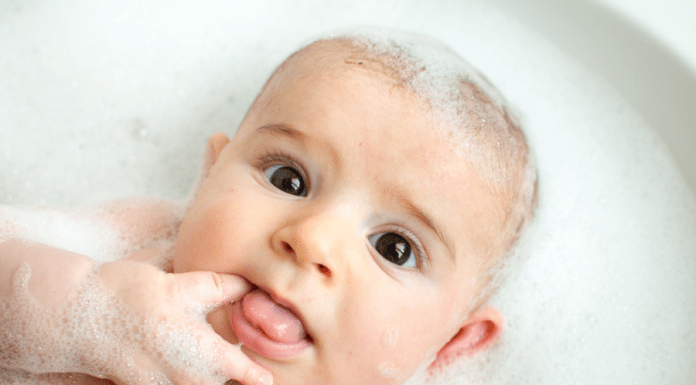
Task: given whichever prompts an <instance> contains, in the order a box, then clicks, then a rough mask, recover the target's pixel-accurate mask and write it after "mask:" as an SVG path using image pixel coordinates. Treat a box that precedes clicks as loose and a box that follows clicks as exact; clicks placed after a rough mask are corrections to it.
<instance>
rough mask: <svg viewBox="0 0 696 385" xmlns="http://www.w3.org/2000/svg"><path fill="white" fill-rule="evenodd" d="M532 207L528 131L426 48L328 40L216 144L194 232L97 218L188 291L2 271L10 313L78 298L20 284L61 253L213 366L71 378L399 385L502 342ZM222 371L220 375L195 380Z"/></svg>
mask: <svg viewBox="0 0 696 385" xmlns="http://www.w3.org/2000/svg"><path fill="white" fill-rule="evenodd" d="M535 199H536V174H535V171H534V168H533V166H532V162H531V160H530V155H529V150H528V148H527V145H526V142H525V139H524V136H523V134H522V132H521V130H520V129H519V127H518V126H517V125H516V124H515V123H514V122H513V121H512V119H511V118H510V117H509V115H508V113H507V111H506V109H505V108H504V106H503V105H502V100H501V98H500V97H499V96H498V94H497V93H496V91H495V90H494V89H493V88H492V87H491V86H490V85H489V84H488V82H487V81H486V80H485V79H483V78H482V77H481V76H480V75H478V74H477V73H476V72H475V71H474V70H473V69H471V67H469V66H468V65H467V64H466V63H465V62H464V61H463V60H462V59H460V58H459V57H458V56H456V55H455V54H454V53H452V52H451V51H449V50H448V49H447V48H445V47H442V46H441V45H440V44H439V43H437V42H434V41H432V40H430V39H426V38H423V37H419V36H411V35H405V34H401V33H394V32H389V33H385V32H384V31H362V32H359V33H351V34H346V35H340V36H333V37H331V38H327V39H323V40H319V41H316V42H314V43H312V44H310V45H309V46H307V47H305V48H303V49H301V50H300V51H298V52H296V53H295V54H293V55H292V56H290V57H289V58H288V59H287V60H286V61H285V62H284V63H283V64H281V65H280V67H278V68H277V69H276V71H275V72H274V73H273V75H272V76H271V78H270V79H269V80H268V82H267V83H266V85H265V86H264V88H263V90H262V91H261V93H260V94H259V95H258V97H257V98H256V100H255V101H254V103H253V105H252V106H251V108H250V109H249V111H248V112H247V114H246V116H245V118H244V120H243V122H242V123H241V125H240V127H239V129H238V131H237V132H236V134H235V135H234V137H233V138H231V139H228V137H227V136H225V135H224V134H215V135H213V136H212V137H211V138H210V140H209V142H208V147H207V149H206V161H205V165H204V173H203V178H202V179H201V183H200V185H199V187H198V188H197V189H196V191H195V195H194V198H193V199H192V200H191V202H189V204H188V205H187V207H186V209H185V213H184V214H183V220H181V221H180V222H179V220H178V219H176V218H178V217H177V216H176V215H170V214H175V212H176V207H175V206H172V205H167V204H166V203H161V202H159V203H158V202H154V201H142V202H139V203H138V202H136V203H132V202H131V203H130V205H124V204H120V205H119V204H114V205H110V206H104V207H109V209H107V210H103V211H102V217H103V218H110V220H112V221H114V222H115V223H116V225H117V226H121V228H123V229H131V230H128V231H130V232H131V235H135V236H136V237H137V240H136V241H135V243H138V244H140V245H142V247H140V250H139V251H138V252H137V253H132V255H131V256H130V259H131V260H141V261H142V260H150V259H153V258H154V259H155V260H157V259H158V256H161V255H165V256H168V257H169V258H168V259H167V262H166V263H165V266H166V269H169V270H171V271H172V272H173V273H177V274H164V273H163V272H161V271H159V270H157V269H156V268H154V267H152V266H151V265H147V264H144V263H142V262H135V261H129V262H127V261H121V262H116V263H111V264H109V263H107V264H104V265H103V266H101V267H100V268H99V274H98V275H97V276H96V277H95V276H91V275H89V274H88V273H85V272H87V271H89V270H90V269H91V263H90V262H89V259H86V257H84V256H81V255H79V254H77V253H68V252H67V251H65V252H63V251H61V250H58V249H55V248H48V247H47V246H43V245H32V244H27V243H23V242H16V241H6V242H5V243H4V244H3V243H0V255H2V254H1V253H5V254H4V255H14V256H17V255H21V257H13V258H14V259H13V258H10V257H5V256H4V255H3V256H2V258H3V259H6V260H7V261H9V260H14V261H16V262H15V264H14V265H12V264H10V263H9V262H7V263H5V267H4V268H3V269H0V272H4V273H5V275H4V278H3V276H0V280H4V282H5V283H0V285H5V286H6V288H5V289H4V291H1V290H0V294H3V293H4V294H5V295H6V296H7V295H9V294H8V293H10V292H12V291H13V290H14V291H15V292H18V291H21V289H22V288H24V287H28V292H30V293H34V296H35V297H38V300H39V301H38V302H39V303H41V304H47V303H49V304H50V303H53V302H56V301H57V300H56V299H55V298H53V297H60V296H62V297H66V296H70V295H68V294H65V293H62V292H61V290H63V291H66V290H67V289H63V288H60V287H59V288H57V289H52V290H47V289H46V288H45V287H43V288H42V287H39V288H37V289H32V283H31V282H32V280H30V279H29V278H28V277H30V273H29V272H28V271H24V270H22V269H25V270H28V269H27V266H28V265H32V263H33V265H32V267H34V265H38V264H39V262H38V260H37V259H36V258H38V257H31V255H39V254H41V255H42V257H41V258H46V255H47V254H52V253H53V254H56V253H58V254H61V255H62V257H64V258H67V259H70V260H71V261H72V262H71V263H72V264H70V265H69V266H73V267H71V268H70V269H68V271H69V274H73V275H75V276H76V277H78V278H74V279H72V278H70V279H66V281H80V282H82V281H84V280H89V279H92V280H94V279H96V280H100V281H101V282H98V284H101V285H102V286H105V287H106V288H107V290H106V291H107V292H108V291H109V290H111V291H112V292H114V293H116V295H115V296H114V297H115V298H117V299H118V301H117V302H118V304H117V305H113V306H114V307H117V308H118V309H123V310H122V311H123V312H124V313H128V314H131V313H134V314H146V313H148V312H150V313H151V312H153V311H154V310H153V309H156V308H158V306H159V308H164V307H163V306H162V305H161V304H162V303H166V304H167V306H171V307H172V308H174V309H177V311H171V314H167V312H164V311H162V312H160V313H159V315H158V317H155V318H156V319H158V320H159V321H158V322H160V323H164V324H167V325H170V326H171V331H173V332H172V333H174V334H176V333H175V332H176V331H181V330H184V331H187V330H195V333H193V334H194V335H195V336H196V339H195V344H193V345H190V344H187V343H188V342H185V343H183V345H181V346H183V348H181V347H180V350H182V349H183V350H186V349H189V348H190V349H194V350H195V349H198V350H196V351H198V352H199V354H198V358H197V359H194V360H193V361H195V362H193V363H189V367H188V368H186V370H181V371H177V370H175V369H172V368H174V367H176V365H175V364H174V362H175V361H176V357H170V355H169V354H167V352H166V351H165V353H164V354H162V352H161V351H162V350H166V349H163V348H161V346H163V345H160V346H158V347H157V348H152V347H148V348H143V353H142V357H140V355H139V356H138V357H135V358H132V360H133V362H132V365H133V367H136V366H137V367H138V368H139V369H138V370H140V371H141V372H143V373H157V375H153V376H151V377H146V376H140V377H137V378H136V377H132V376H131V377H129V376H126V375H122V376H119V375H116V374H109V373H110V372H109V371H104V373H106V374H104V373H102V372H100V371H99V370H97V369H95V368H90V367H89V366H90V365H88V364H85V366H87V367H86V368H84V369H81V370H74V371H81V372H83V373H88V374H92V375H103V376H106V377H109V379H111V380H114V381H117V382H121V383H129V382H134V383H148V381H150V382H157V381H160V382H166V381H167V380H170V381H174V382H179V381H181V380H180V379H181V378H186V379H196V378H197V380H196V381H200V382H201V383H215V382H213V381H211V382H204V381H203V380H200V379H202V378H205V379H206V380H205V381H208V379H210V378H216V379H218V380H219V382H218V383H222V382H224V381H225V380H227V379H234V380H237V381H240V382H242V383H244V384H254V383H269V382H270V381H271V378H270V376H269V374H271V373H272V381H273V383H275V384H399V383H403V382H404V381H406V380H407V379H408V378H409V377H410V376H411V375H412V374H413V373H414V372H416V371H417V370H427V371H429V372H431V373H434V372H437V371H438V370H439V369H440V368H441V367H443V366H445V365H447V364H448V363H450V362H451V361H453V360H454V359H456V358H457V357H460V356H465V355H471V354H474V353H476V352H479V351H481V350H484V349H486V348H488V347H490V346H491V345H492V344H493V343H494V342H495V340H496V339H497V337H498V336H499V334H500V332H501V330H502V328H503V317H502V315H501V314H500V313H499V312H498V311H497V310H496V309H494V308H492V307H488V306H486V305H485V303H486V300H487V298H488V297H489V295H490V293H491V291H492V289H493V288H494V287H495V285H496V282H497V280H496V272H498V271H500V269H499V266H501V264H502V261H504V259H505V257H506V256H507V255H509V254H510V253H511V251H512V248H513V246H514V244H515V243H516V241H517V239H518V238H519V236H520V233H521V231H522V229H523V228H524V226H525V224H526V223H527V222H528V221H529V220H530V218H531V216H532V211H533V206H534V204H535ZM115 208H119V209H118V210H116V209H115ZM153 213H155V214H153ZM156 213H159V214H156ZM172 218H174V219H172ZM133 226H138V227H137V229H138V230H137V231H133V230H132V229H133V228H134V227H133ZM167 238H171V239H174V240H175V243H174V246H173V248H171V249H169V250H167V248H166V247H163V246H162V245H164V244H166V243H163V242H160V243H156V242H153V241H152V240H153V239H160V240H161V239H167ZM0 242H1V241H0ZM43 247H45V248H46V250H37V248H39V249H41V248H43ZM31 248H34V249H33V250H34V252H27V251H26V250H28V249H31ZM66 255H67V256H66ZM32 258H34V259H32ZM160 260H161V258H160ZM20 262H22V263H23V264H21V267H20V268H17V267H16V266H17V265H18V264H19V263H20ZM26 262H29V263H28V264H27V263H26ZM10 265H11V267H13V269H11V268H10ZM74 266H81V268H80V269H77V268H75V267H74ZM18 269H19V270H20V273H22V271H24V275H22V274H20V273H16V271H17V270H18ZM10 270H12V272H11V273H10V272H9V271H10ZM35 270H36V269H35ZM78 270H79V271H80V273H75V271H78ZM205 272H214V273H216V274H210V273H205ZM32 274H36V271H34V273H32ZM84 276H88V278H83V277H84ZM13 277H14V284H13V285H14V286H12V284H10V283H7V282H12V279H13ZM22 277H25V278H26V279H29V283H27V282H26V280H25V281H22V280H21V278H22ZM89 277H91V278H89ZM153 277H154V278H153ZM184 279H186V281H184ZM146 282H152V283H151V284H147V283H146ZM173 282H176V284H174V283H173ZM209 282H210V283H209ZM36 285H40V284H36ZM44 285H47V284H44ZM158 285H159V286H158ZM97 286H98V285H97ZM81 287H83V288H84V287H89V286H85V285H82V286H81ZM0 289H2V286H0ZM140 290H142V291H144V292H145V293H146V294H141V293H140V292H139V291H140ZM67 291H70V290H67ZM36 293H39V294H36ZM42 293H43V294H42ZM46 293H48V294H46ZM88 293H89V292H88V291H85V290H82V291H80V290H77V294H74V293H73V294H72V297H71V298H78V301H77V302H80V300H81V299H82V298H84V296H85V295H87V294H88ZM147 293H158V295H150V294H147ZM172 297H174V299H172ZM109 298H111V297H109ZM180 298H186V299H187V302H186V305H185V306H184V305H181V303H179V302H177V301H178V300H179V299H180ZM230 301H234V302H231V303H230ZM73 302H75V300H74V299H73ZM142 303H144V305H143V304H142ZM123 304H125V305H123ZM192 304H195V305H198V307H197V308H196V306H193V305H192ZM216 305H222V306H217V307H216ZM6 306H9V305H6ZM133 309H135V310H133ZM181 309H183V310H181ZM187 309H188V310H187ZM191 309H193V310H191ZM211 309H212V310H211ZM191 313H195V314H198V315H200V316H204V317H207V318H206V320H207V322H208V323H209V324H210V326H212V329H213V330H214V332H215V334H216V335H217V336H220V337H222V339H224V340H225V341H227V342H230V343H232V344H239V343H241V352H243V353H244V354H241V353H240V351H239V349H238V348H236V347H234V346H232V345H229V344H226V343H223V342H220V341H217V340H215V339H214V338H213V337H212V336H210V335H209V334H213V333H209V332H207V331H206V330H205V329H204V328H202V327H200V325H198V324H197V323H196V322H197V321H196V320H198V323H204V322H203V320H202V318H199V319H196V317H190V318H186V317H185V316H183V315H182V316H181V317H179V316H178V314H191ZM172 314H174V315H172ZM124 317H125V316H124ZM128 317H129V316H128ZM146 319H148V320H149V319H152V318H151V317H150V318H146ZM184 319H185V320H186V321H185V322H184V321H182V320H184ZM145 323H146V324H147V322H145ZM114 327H117V326H114ZM187 328H188V329H187ZM142 330H146V331H150V330H155V331H156V330H158V329H157V327H156V325H155V326H153V328H151V329H148V328H147V327H145V329H142ZM142 330H141V329H139V331H138V332H137V333H136V334H139V335H140V334H147V332H143V331H142ZM168 330H169V329H168ZM206 333H207V334H206ZM217 336H215V337H217ZM143 340H147V339H146V338H143ZM117 342H118V341H115V344H116V343H117ZM136 345H137V344H136ZM167 346H169V345H167ZM0 347H1V348H5V347H4V346H3V345H1V343H0ZM210 351H213V352H214V354H213V353H209V352H210ZM18 355H19V356H21V354H18ZM8 356H11V354H9V355H8V354H7V353H5V352H1V351H0V366H4V367H9V368H20V369H24V370H29V371H35V372H37V371H38V372H40V371H44V372H50V371H60V370H45V369H42V365H41V363H38V364H37V365H36V366H35V367H26V366H25V367H22V366H21V365H14V364H11V363H12V362H19V361H20V360H17V359H15V361H12V360H11V358H7V357H8ZM174 356H176V354H174ZM117 359H118V358H117ZM141 359H142V361H146V362H147V364H141V363H140V362H139V360H141ZM160 362H164V364H160ZM213 362H217V363H216V364H215V365H213V364H212V363H213ZM220 362H223V363H224V364H220ZM207 363H210V366H211V367H215V368H217V369H215V373H214V375H211V376H207V377H206V375H201V376H202V377H196V375H200V373H197V371H198V369H200V368H201V367H202V366H196V365H203V366H204V365H205V364H207ZM103 365H105V364H103ZM216 365H217V366H216ZM92 366H94V365H92ZM128 367H130V366H128ZM162 368H164V369H162ZM203 371H205V370H203ZM269 372H270V373H269ZM191 373H194V374H191ZM215 376H217V377H215ZM64 379H67V377H64ZM69 379H70V381H82V380H87V379H88V378H87V377H84V378H83V377H81V376H79V375H75V376H72V377H70V378H69Z"/></svg>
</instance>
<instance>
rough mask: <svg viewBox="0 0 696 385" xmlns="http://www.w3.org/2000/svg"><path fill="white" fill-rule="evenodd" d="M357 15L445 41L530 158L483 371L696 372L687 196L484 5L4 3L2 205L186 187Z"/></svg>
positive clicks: (458, 379) (626, 378) (614, 375)
mask: <svg viewBox="0 0 696 385" xmlns="http://www.w3.org/2000/svg"><path fill="white" fill-rule="evenodd" d="M355 24H378V25H385V26H395V27H401V28H405V29H410V30H414V31H420V32H425V33H428V34H430V35H433V36H435V37H438V38H440V39H442V40H444V41H445V42H447V43H448V44H449V45H450V46H452V47H453V48H454V49H455V50H457V51H458V52H459V53H460V54H462V56H464V57H465V58H466V59H467V60H469V61H470V62H471V63H472V64H473V65H474V66H475V67H477V68H479V69H481V70H482V72H483V73H484V74H485V75H486V76H487V77H488V78H490V79H491V81H492V82H493V83H494V84H495V85H496V86H497V87H498V88H499V89H500V90H501V91H502V93H503V94H504V95H505V96H506V97H507V98H508V99H509V101H510V102H511V104H512V105H513V106H514V108H515V110H516V111H517V112H518V115H519V116H520V120H521V121H522V123H523V125H524V127H525V132H526V134H527V136H528V139H529V142H530V145H531V147H532V150H533V152H534V154H535V156H536V158H537V162H538V168H539V177H540V200H539V209H538V211H537V217H536V221H535V223H534V226H533V227H532V229H531V231H530V233H529V234H528V237H527V239H526V242H525V243H524V245H523V247H522V248H521V253H522V254H523V255H524V256H525V261H524V262H523V263H520V264H519V266H517V267H516V268H515V269H514V273H513V274H512V275H511V276H510V279H509V281H508V282H507V283H506V284H505V285H504V286H503V287H502V288H501V291H500V293H499V295H498V296H497V297H496V298H495V299H494V303H495V304H496V305H497V306H499V307H500V308H501V310H502V311H503V313H504V314H505V316H506V318H507V329H506V331H505V333H504V335H503V338H502V340H501V341H500V343H499V344H498V346H497V347H496V348H495V349H494V350H493V351H492V352H491V353H490V354H487V355H486V356H485V357H484V358H485V359H486V362H487V364H488V366H487V370H486V371H485V373H484V375H480V376H475V377H476V378H475V379H474V380H472V381H475V382H480V383H484V384H508V383H516V384H558V383H562V384H572V383H578V384H597V383H606V384H656V383H670V384H692V383H694V382H696V332H694V326H693V325H695V324H696V203H695V200H694V196H693V195H692V194H691V193H690V192H689V190H688V189H687V188H686V186H685V183H684V180H683V178H682V177H681V175H679V173H678V172H677V171H676V168H675V165H674V161H673V160H672V158H671V157H670V155H669V154H668V152H667V150H666V148H665V147H664V145H663V144H662V143H661V142H660V141H659V140H658V139H657V137H656V136H655V134H654V133H653V132H652V131H651V130H650V129H648V128H647V127H646V125H645V123H644V121H643V120H642V118H641V117H640V116H639V115H637V114H636V113H635V112H633V111H632V109H631V108H630V106H628V105H627V104H626V103H625V102H624V101H623V100H622V99H621V98H620V96H619V95H617V94H616V93H615V92H614V91H613V90H612V89H611V88H610V87H608V86H607V85H605V84H603V83H601V82H599V81H597V80H596V79H595V77H593V76H592V75H591V74H590V73H588V72H587V71H586V70H585V69H584V68H583V67H582V66H581V65H579V64H577V63H575V62H572V61H571V60H569V59H568V58H567V57H565V56H564V55H563V54H562V53H561V52H560V51H558V50H557V49H555V48H554V47H553V46H551V45H549V44H548V43H546V42H545V41H544V40H543V39H542V38H541V37H539V36H537V35H535V34H533V33H531V32H529V31H528V30H527V29H526V28H525V27H524V26H522V25H520V24H518V23H517V22H516V21H514V20H512V19H510V18H509V17H508V16H506V15H505V14H503V13H501V12H499V11H498V10H495V9H491V8H489V7H488V6H486V5H485V4H483V2H482V1H461V2H454V1H447V0H441V1H438V2H428V1H425V0H403V1H399V0H392V1H383V2H380V3H379V4H373V3H372V2H369V1H347V0H346V1H334V2H331V5H330V7H327V2H323V1H310V0H304V1H295V2H283V3H282V4H277V2H274V1H271V0H266V1H255V2H253V4H252V2H231V1H223V0H209V1H201V2H184V1H160V0H157V1H154V0H153V1H148V2H141V1H135V0H123V1H111V2H91V1H87V0H65V1H61V2H60V3H59V2H52V1H48V0H25V1H19V0H3V1H1V2H0V204H50V205H59V206H71V205H76V204H80V203H85V202H89V201H95V200H101V199H106V198H112V197H121V196H129V195H155V196H164V197H171V198H183V197H184V196H185V195H186V193H187V191H188V188H189V186H190V184H191V183H192V182H193V180H194V178H195V173H196V171H197V169H198V165H199V161H200V159H201V158H202V153H203V149H204V144H205V140H206V139H207V137H208V136H209V135H210V134H211V133H213V132H215V131H226V132H228V133H230V134H232V133H233V132H234V130H235V128H236V127H237V125H238V124H239V122H240V121H241V119H242V117H243V114H244V112H245V111H246V108H247V107H248V106H249V104H250V103H251V101H252V99H253V97H254V96H255V94H256V92H257V91H258V89H259V88H260V87H261V85H262V83H263V81H265V79H266V77H267V76H268V75H269V74H270V72H271V71H272V70H273V68H274V67H275V66H276V65H277V64H279V63H280V61H282V59H283V58H284V57H285V56H287V55H288V54H289V53H291V52H292V51H293V50H294V49H295V48H297V46H298V44H299V43H300V42H302V41H305V40H306V39H307V38H309V37H311V36H312V35H314V34H316V33H320V32H322V31H325V30H327V29H332V28H337V27H343V26H349V25H355ZM473 367H474V366H473V365H466V364H465V365H463V366H460V367H459V368H456V370H454V371H453V372H450V373H448V374H447V375H449V376H452V377H453V378H454V379H452V380H448V379H443V382H444V383H448V384H450V383H451V384H454V383H457V384H459V383H464V382H465V381H467V379H469V377H470V375H469V374H467V372H469V371H471V370H473V369H472V368H473ZM469 373H470V372H469Z"/></svg>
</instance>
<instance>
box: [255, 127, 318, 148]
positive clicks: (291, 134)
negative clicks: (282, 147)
mask: <svg viewBox="0 0 696 385" xmlns="http://www.w3.org/2000/svg"><path fill="white" fill-rule="evenodd" d="M256 132H263V133H268V134H271V135H273V136H284V137H287V138H290V139H293V140H295V141H297V142H300V143H302V144H305V142H306V141H307V135H306V134H305V133H304V132H302V131H299V130H297V129H295V128H294V127H293V126H291V125H289V124H285V123H276V124H267V125H265V126H261V127H259V128H257V129H256Z"/></svg>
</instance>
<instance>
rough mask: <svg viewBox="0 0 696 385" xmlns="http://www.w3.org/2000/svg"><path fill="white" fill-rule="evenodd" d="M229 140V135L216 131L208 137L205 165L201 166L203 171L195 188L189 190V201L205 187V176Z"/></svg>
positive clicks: (204, 157)
mask: <svg viewBox="0 0 696 385" xmlns="http://www.w3.org/2000/svg"><path fill="white" fill-rule="evenodd" d="M229 142H230V139H229V138H228V137H227V135H225V134H223V133H221V132H216V133H214V134H213V136H211V137H210V139H208V144H207V145H206V146H205V154H204V155H203V166H202V167H201V171H200V173H199V174H198V178H197V179H196V182H195V183H194V185H193V188H192V189H191V191H190V192H189V201H191V199H193V198H195V197H196V195H198V192H199V191H200V190H201V188H202V187H203V182H205V178H207V177H208V172H210V168H211V167H213V165H214V164H215V162H217V160H218V157H220V152H222V149H223V148H224V147H225V146H226V145H227V143H229Z"/></svg>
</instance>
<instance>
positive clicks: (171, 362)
mask: <svg viewBox="0 0 696 385" xmlns="http://www.w3.org/2000/svg"><path fill="white" fill-rule="evenodd" d="M30 279H31V266H30V265H29V264H27V263H25V264H23V265H22V266H21V267H20V268H19V269H18V270H17V272H16V273H15V275H14V281H13V292H12V295H11V296H10V297H8V298H0V310H1V311H0V362H2V363H3V366H4V367H5V369H3V370H0V380H3V381H5V380H8V379H13V380H17V379H23V381H24V380H26V383H41V382H42V381H49V380H51V378H52V377H50V376H43V375H35V374H33V373H65V372H76V373H87V374H90V375H92V376H95V377H100V378H111V379H118V380H119V381H120V382H122V383H128V384H162V385H165V384H167V385H169V384H171V381H169V379H168V378H167V377H166V376H165V374H164V373H163V372H160V371H152V370H148V368H147V367H145V368H143V367H142V365H143V364H142V363H141V362H136V360H139V358H138V357H157V358H158V360H159V362H162V363H163V370H164V371H166V372H168V371H170V370H175V371H177V372H181V373H187V375H189V376H190V378H193V379H196V378H197V379H199V380H203V379H205V380H210V381H218V382H222V381H224V380H225V378H224V377H223V376H222V375H220V373H221V368H219V367H215V366H214V365H213V366H208V363H211V362H219V355H220V352H221V347H220V346H219V344H218V340H214V339H209V338H202V336H200V335H199V334H200V333H196V332H195V329H192V328H188V327H181V326H174V325H172V324H170V323H168V322H166V321H164V320H161V319H155V318H153V317H152V316H151V315H140V314H135V313H133V312H131V311H129V310H128V309H127V308H125V306H124V304H123V303H122V302H120V301H119V300H118V299H117V298H115V297H114V296H113V294H111V293H110V292H109V291H108V290H106V289H105V288H104V287H103V286H102V285H101V282H100V280H99V278H98V276H97V275H96V271H95V272H92V273H91V274H90V275H89V276H88V277H87V278H86V279H85V280H84V282H83V283H82V284H81V286H80V288H79V290H78V294H77V296H76V297H75V298H74V299H72V300H70V301H69V302H68V303H66V304H65V305H64V306H60V307H56V309H54V310H47V309H46V307H45V306H42V305H41V304H40V303H38V302H37V301H36V299H34V297H33V296H32V295H31V293H30V292H29V290H28V282H29V280H30ZM209 310H210V309H205V311H206V312H207V311H209ZM191 311H192V319H194V320H196V321H198V322H200V323H203V322H205V313H201V312H197V310H196V309H191ZM61 378H62V377H61Z"/></svg>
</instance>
